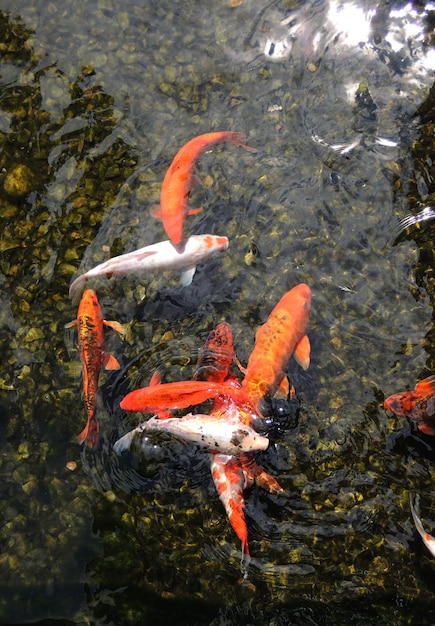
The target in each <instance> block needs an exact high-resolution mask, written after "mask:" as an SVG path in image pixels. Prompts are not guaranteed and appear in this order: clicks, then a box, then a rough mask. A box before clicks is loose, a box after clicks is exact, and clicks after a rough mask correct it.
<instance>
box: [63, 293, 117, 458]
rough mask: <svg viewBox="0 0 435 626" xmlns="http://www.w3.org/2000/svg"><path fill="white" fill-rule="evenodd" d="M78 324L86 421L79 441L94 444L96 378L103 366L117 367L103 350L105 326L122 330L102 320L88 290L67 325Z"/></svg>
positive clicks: (96, 433)
mask: <svg viewBox="0 0 435 626" xmlns="http://www.w3.org/2000/svg"><path fill="white" fill-rule="evenodd" d="M73 326H77V329H78V343H79V350H80V358H81V361H82V366H83V395H84V402H85V407H86V413H87V417H88V420H87V423H86V426H85V428H84V430H83V431H82V432H81V433H80V435H79V436H78V440H79V441H80V443H81V442H83V441H86V443H87V445H89V446H95V445H96V444H97V442H98V431H99V425H98V419H97V392H98V379H99V376H100V371H101V368H102V367H105V368H106V369H109V370H114V369H119V363H118V361H117V360H116V359H115V357H114V356H112V355H111V354H108V353H106V352H105V343H104V330H103V327H104V326H109V327H110V328H113V330H116V331H117V332H119V333H124V329H123V327H122V326H121V324H119V323H118V322H114V321H107V320H105V319H103V313H102V310H101V307H100V303H99V302H98V298H97V295H96V293H95V292H94V291H92V289H87V290H86V291H85V292H84V293H83V296H82V298H81V301H80V305H79V309H78V313H77V319H76V320H74V321H73V322H70V323H69V324H66V328H72V327H73Z"/></svg>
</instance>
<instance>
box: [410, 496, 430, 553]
mask: <svg viewBox="0 0 435 626" xmlns="http://www.w3.org/2000/svg"><path fill="white" fill-rule="evenodd" d="M419 499H420V496H417V497H416V499H415V507H414V505H413V504H412V496H411V495H410V496H409V503H410V505H411V513H412V517H413V518H414V524H415V527H416V529H417V530H418V532H419V533H420V536H421V538H422V539H423V543H424V545H425V546H426V548H427V549H428V550H429V552H430V553H431V554H432V556H435V538H434V537H432V535H429V533H427V532H426V531H425V529H424V527H423V524H422V523H421V519H420V517H419V516H418V514H417V507H418V502H419Z"/></svg>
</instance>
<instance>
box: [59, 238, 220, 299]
mask: <svg viewBox="0 0 435 626" xmlns="http://www.w3.org/2000/svg"><path fill="white" fill-rule="evenodd" d="M227 248H228V238H227V237H219V236H216V235H192V236H191V237H189V239H187V240H186V242H185V245H184V248H183V249H182V250H181V251H180V252H179V251H178V250H177V249H176V248H175V247H174V246H173V245H172V243H171V242H170V241H169V240H166V241H160V242H158V243H154V244H152V245H150V246H146V247H145V248H140V249H139V250H133V251H132V252H127V253H126V254H122V255H120V256H115V257H113V258H111V259H108V260H107V261H105V262H104V263H100V265H97V266H96V267H94V268H93V269H91V270H89V271H88V272H86V273H85V274H82V275H81V276H78V277H77V278H76V279H75V280H74V281H73V282H72V283H71V285H70V288H69V297H70V298H74V297H75V295H76V294H77V293H78V291H79V290H80V289H81V288H83V286H84V285H85V284H86V282H87V281H88V280H89V279H90V278H98V277H101V276H112V275H113V274H152V273H156V272H166V271H170V270H181V271H182V272H183V276H182V283H183V285H184V286H186V285H190V283H191V282H192V278H193V275H194V273H195V270H196V266H197V264H198V263H202V261H205V259H207V258H208V257H209V256H210V255H212V254H214V253H215V252H218V251H220V250H226V249H227Z"/></svg>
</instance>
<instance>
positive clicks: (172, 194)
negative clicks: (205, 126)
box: [153, 131, 256, 246]
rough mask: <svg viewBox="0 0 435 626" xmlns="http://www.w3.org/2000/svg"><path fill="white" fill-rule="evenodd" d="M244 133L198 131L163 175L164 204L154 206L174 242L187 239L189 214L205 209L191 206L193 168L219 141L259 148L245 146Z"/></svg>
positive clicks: (252, 150)
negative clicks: (185, 229)
mask: <svg viewBox="0 0 435 626" xmlns="http://www.w3.org/2000/svg"><path fill="white" fill-rule="evenodd" d="M244 139H245V135H244V134H243V133H236V132H231V131H219V132H214V133H204V134H203V135H198V136H197V137H194V138H193V139H191V140H190V141H188V142H187V143H186V144H184V146H182V147H181V148H180V150H179V151H178V152H177V154H176V155H175V157H174V160H173V161H172V163H171V165H170V166H169V168H168V171H167V172H166V175H165V178H164V179H163V183H162V188H161V192H160V207H159V208H158V209H154V211H153V213H154V215H155V217H160V218H161V220H162V222H163V226H164V228H165V231H166V233H167V235H168V237H169V239H170V240H171V241H172V243H173V244H174V246H178V245H179V244H181V243H182V241H183V229H184V222H185V219H186V215H191V214H193V213H197V212H198V211H200V210H201V209H189V208H188V206H187V202H188V200H189V195H190V188H191V186H192V176H193V168H194V165H195V164H196V162H197V161H198V159H199V158H200V156H201V155H202V154H204V152H206V151H207V150H210V149H211V148H212V147H213V146H215V145H216V144H218V143H233V144H236V145H237V146H241V147H242V148H245V149H246V150H249V151H251V152H256V150H255V148H251V147H249V146H245V145H244V144H243V143H242V141H243V140H244Z"/></svg>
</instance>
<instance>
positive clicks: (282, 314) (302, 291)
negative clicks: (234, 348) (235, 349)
mask: <svg viewBox="0 0 435 626" xmlns="http://www.w3.org/2000/svg"><path fill="white" fill-rule="evenodd" d="M310 307H311V290H310V288H309V287H308V285H305V284H304V283H301V284H300V285H296V287H293V289H290V291H288V292H287V293H286V294H284V296H283V297H282V298H281V300H280V301H279V302H278V304H277V305H276V306H275V308H274V309H273V311H272V312H271V314H270V315H269V318H268V319H267V321H266V323H265V324H263V325H262V326H260V328H259V329H258V330H257V333H256V335H255V346H254V349H253V351H252V353H251V355H250V357H249V360H248V365H247V367H246V376H245V378H244V379H243V381H242V388H243V389H245V390H246V392H247V394H248V396H249V398H250V400H251V401H252V403H253V404H255V406H256V407H257V408H260V406H261V402H262V400H263V399H264V398H265V397H266V396H267V397H273V396H274V395H275V393H276V392H277V390H278V388H279V387H280V385H282V387H281V389H282V391H283V394H285V395H288V391H289V387H288V380H287V377H286V374H285V371H284V368H285V367H286V365H287V363H288V361H289V360H290V357H291V356H292V355H293V356H294V357H295V359H296V361H297V362H298V363H299V364H300V365H301V367H303V369H305V370H306V369H307V368H308V366H309V364H310V341H309V339H308V337H307V335H306V331H307V328H308V322H309V318H310Z"/></svg>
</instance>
